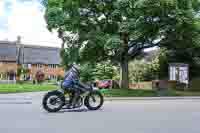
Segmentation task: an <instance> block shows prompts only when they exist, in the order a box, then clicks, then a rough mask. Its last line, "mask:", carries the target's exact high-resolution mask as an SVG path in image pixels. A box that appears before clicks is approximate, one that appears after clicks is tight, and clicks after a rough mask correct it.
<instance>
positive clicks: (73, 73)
mask: <svg viewBox="0 0 200 133" xmlns="http://www.w3.org/2000/svg"><path fill="white" fill-rule="evenodd" d="M79 78H80V66H79V65H77V64H73V65H72V67H71V68H70V69H69V71H68V72H67V73H66V74H65V76H64V81H63V83H62V87H64V89H71V90H72V91H73V94H72V98H70V104H69V108H73V107H75V104H76V100H77V98H78V97H79V95H80V92H81V90H82V89H84V85H83V84H81V83H80V81H79Z"/></svg>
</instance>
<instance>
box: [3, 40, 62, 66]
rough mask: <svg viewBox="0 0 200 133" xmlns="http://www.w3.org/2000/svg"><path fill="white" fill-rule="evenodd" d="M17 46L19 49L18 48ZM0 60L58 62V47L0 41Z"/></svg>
mask: <svg viewBox="0 0 200 133" xmlns="http://www.w3.org/2000/svg"><path fill="white" fill-rule="evenodd" d="M18 48H19V49H18ZM0 61H18V63H20V64H23V63H24V64H60V62H61V59H60V48H57V47H46V46H37V45H22V44H17V45H16V43H15V42H10V41H0Z"/></svg>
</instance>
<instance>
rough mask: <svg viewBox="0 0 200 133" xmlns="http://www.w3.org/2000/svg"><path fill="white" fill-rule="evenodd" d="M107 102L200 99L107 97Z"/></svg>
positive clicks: (189, 98)
mask: <svg viewBox="0 0 200 133" xmlns="http://www.w3.org/2000/svg"><path fill="white" fill-rule="evenodd" d="M104 100H105V101H132V100H200V97H106V98H105V99H104Z"/></svg>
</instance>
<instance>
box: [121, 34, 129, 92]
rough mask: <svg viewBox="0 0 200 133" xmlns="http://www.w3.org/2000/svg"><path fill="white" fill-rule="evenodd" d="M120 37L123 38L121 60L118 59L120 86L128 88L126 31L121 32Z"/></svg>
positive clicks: (127, 38)
mask: <svg viewBox="0 0 200 133" xmlns="http://www.w3.org/2000/svg"><path fill="white" fill-rule="evenodd" d="M121 39H122V40H123V44H122V51H121V61H120V67H121V70H120V88H123V89H128V88H129V71H128V40H129V37H128V33H122V34H121Z"/></svg>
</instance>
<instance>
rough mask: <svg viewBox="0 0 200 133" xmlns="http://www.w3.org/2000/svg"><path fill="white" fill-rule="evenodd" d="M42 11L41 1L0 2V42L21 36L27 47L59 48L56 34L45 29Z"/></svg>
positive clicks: (5, 0)
mask: <svg viewBox="0 0 200 133" xmlns="http://www.w3.org/2000/svg"><path fill="white" fill-rule="evenodd" d="M44 10H45V9H44V7H43V6H42V5H41V0H0V40H9V41H15V40H16V38H17V36H21V38H22V39H21V40H22V43H24V44H27V45H43V46H52V47H60V46H61V40H60V39H59V38H58V37H57V33H56V32H54V33H51V32H49V31H48V30H47V28H46V22H45V20H44Z"/></svg>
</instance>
